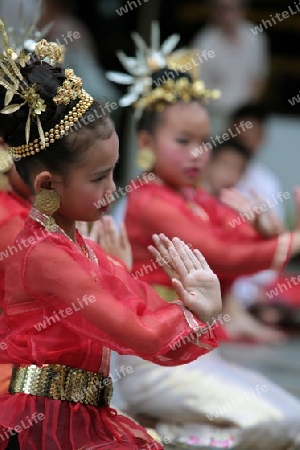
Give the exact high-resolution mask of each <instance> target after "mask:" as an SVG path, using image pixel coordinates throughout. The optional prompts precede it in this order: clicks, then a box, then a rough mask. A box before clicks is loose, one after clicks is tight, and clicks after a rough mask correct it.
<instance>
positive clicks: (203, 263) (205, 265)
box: [194, 248, 212, 272]
mask: <svg viewBox="0 0 300 450" xmlns="http://www.w3.org/2000/svg"><path fill="white" fill-rule="evenodd" d="M194 254H195V256H196V257H197V259H198V261H199V263H200V264H201V267H202V269H203V270H206V271H210V272H212V269H211V267H210V266H209V264H208V263H207V261H206V259H205V258H204V256H203V255H202V253H201V252H200V250H198V249H197V248H195V250H194Z"/></svg>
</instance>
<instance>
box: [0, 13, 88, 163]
mask: <svg viewBox="0 0 300 450" xmlns="http://www.w3.org/2000/svg"><path fill="white" fill-rule="evenodd" d="M0 33H1V36H2V40H3V51H2V53H0V85H2V86H3V87H4V88H5V89H6V95H5V100H4V108H3V109H2V110H1V111H0V113H1V114H13V113H15V112H16V111H18V110H19V109H20V108H21V107H23V106H25V105H27V106H28V117H27V121H26V127H25V136H24V144H23V145H20V146H19V147H10V148H9V151H10V153H11V155H12V157H13V158H14V159H15V160H19V159H21V158H23V157H26V156H30V155H34V154H35V153H38V152H39V151H40V150H43V149H45V148H46V147H49V145H50V144H52V143H54V142H55V140H56V139H60V138H61V137H63V136H64V135H65V134H67V132H68V131H69V130H70V128H71V127H72V126H73V125H74V122H78V120H79V119H80V117H81V116H82V115H83V114H84V113H85V112H86V111H87V110H88V109H89V108H90V107H91V105H92V103H93V98H92V97H91V96H90V95H89V94H87V93H86V92H85V91H84V90H83V89H82V80H81V78H79V77H77V76H76V75H75V74H74V72H73V70H72V69H65V80H64V82H63V84H62V85H61V86H59V88H58V89H57V93H56V95H55V97H54V98H53V102H54V103H56V104H57V105H59V104H61V103H63V104H65V105H68V104H69V103H70V102H71V101H73V100H76V99H78V102H77V104H76V105H75V106H74V107H73V109H72V110H70V111H69V113H68V114H66V115H65V117H64V118H63V119H62V120H61V121H60V122H59V123H58V124H56V125H55V127H54V128H52V129H50V130H48V131H46V132H44V130H43V127H42V124H41V120H40V115H41V114H42V113H43V112H45V111H46V103H45V101H44V100H43V99H42V98H41V96H40V95H39V93H38V92H37V86H36V85H35V84H31V85H29V84H28V83H27V82H26V80H25V79H24V77H23V75H22V73H21V69H22V68H23V67H25V66H26V64H27V63H29V62H30V60H32V59H33V60H38V61H40V62H41V63H42V62H47V63H49V64H51V65H57V64H61V63H62V61H63V59H64V46H60V45H58V44H57V43H54V42H48V41H46V40H45V39H42V40H40V41H39V42H37V43H36V42H32V40H31V46H32V47H33V52H32V53H26V51H25V50H24V47H23V48H20V47H19V48H13V46H12V44H11V43H10V42H9V36H8V32H7V30H6V28H5V25H4V23H3V21H2V19H0ZM33 43H34V45H32V44H33ZM15 96H18V97H19V98H20V99H21V102H19V103H12V100H13V99H14V98H15ZM32 123H35V124H36V126H37V129H38V133H39V138H38V139H35V140H34V141H33V142H29V139H30V130H31V126H32Z"/></svg>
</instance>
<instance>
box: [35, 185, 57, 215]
mask: <svg viewBox="0 0 300 450" xmlns="http://www.w3.org/2000/svg"><path fill="white" fill-rule="evenodd" d="M33 206H34V207H35V209H37V210H38V211H39V212H40V213H42V214H45V215H46V216H52V214H53V213H55V211H57V210H58V209H59V207H60V198H59V195H58V193H57V192H56V191H55V190H54V189H42V190H41V192H39V193H38V194H37V195H36V196H35V198H34V205H33Z"/></svg>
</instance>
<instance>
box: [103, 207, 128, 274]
mask: <svg viewBox="0 0 300 450" xmlns="http://www.w3.org/2000/svg"><path fill="white" fill-rule="evenodd" d="M98 242H99V244H100V245H101V247H102V248H103V249H104V250H105V251H106V252H107V253H108V254H109V255H111V256H115V257H117V258H119V259H120V260H121V261H123V262H124V264H126V266H127V268H128V270H131V269H132V262H133V261H132V249H131V245H130V242H129V240H128V236H127V231H126V227H125V225H124V223H123V222H122V223H121V225H120V229H119V232H118V231H117V228H116V225H115V223H114V220H113V218H112V217H111V216H104V217H103V218H102V219H101V220H100V221H99V222H98Z"/></svg>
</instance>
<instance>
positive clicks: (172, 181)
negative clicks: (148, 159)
mask: <svg viewBox="0 0 300 450" xmlns="http://www.w3.org/2000/svg"><path fill="white" fill-rule="evenodd" d="M209 137H210V122H209V116H208V114H207V112H206V110H205V109H204V108H203V106H201V105H200V104H199V103H198V102H190V103H176V104H174V105H171V106H168V107H167V108H166V110H165V111H164V113H163V115H162V118H161V121H160V123H158V125H157V127H156V129H155V131H154V133H153V135H151V136H149V135H148V139H149V142H148V143H147V146H150V148H151V149H152V150H153V151H154V153H155V154H156V163H155V167H154V168H153V169H154V172H155V174H156V175H157V176H158V177H159V178H161V179H162V180H163V181H164V182H165V183H167V184H168V185H170V186H172V187H173V188H175V189H180V188H182V187H185V186H197V185H199V182H200V178H201V173H202V170H203V168H204V166H205V165H206V162H207V161H208V159H209V150H208V148H207V147H205V143H207V142H208V140H209Z"/></svg>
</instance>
